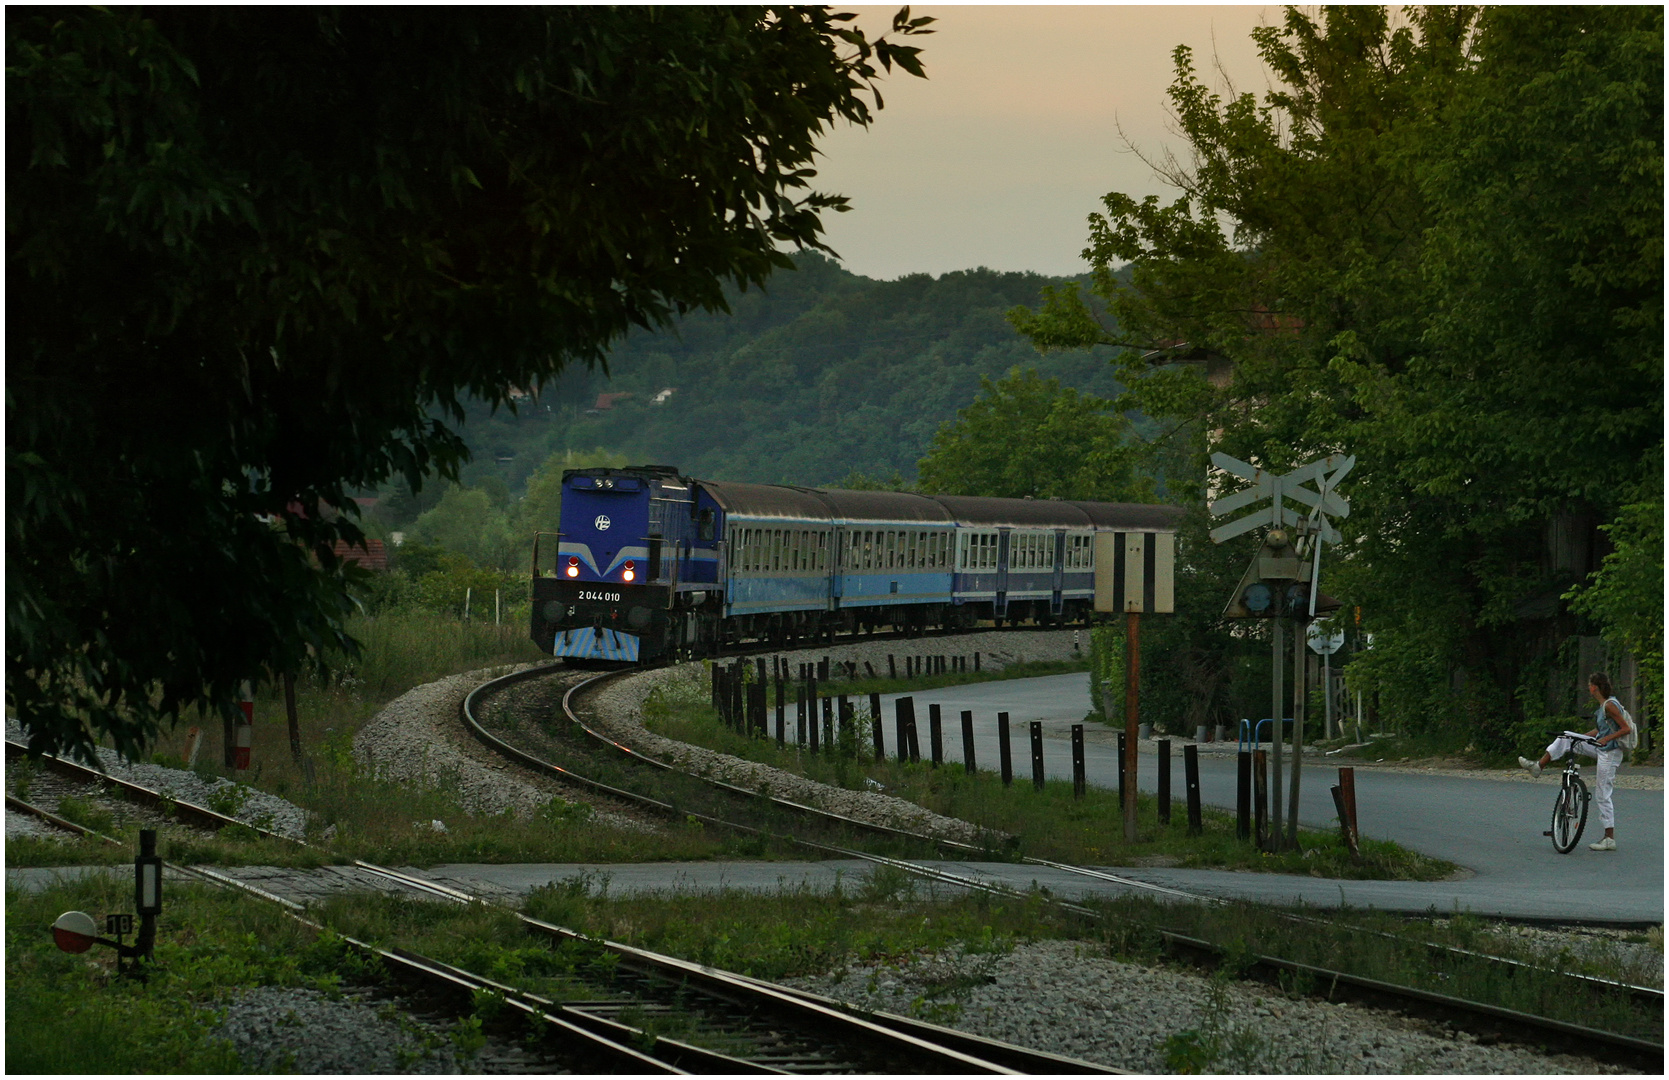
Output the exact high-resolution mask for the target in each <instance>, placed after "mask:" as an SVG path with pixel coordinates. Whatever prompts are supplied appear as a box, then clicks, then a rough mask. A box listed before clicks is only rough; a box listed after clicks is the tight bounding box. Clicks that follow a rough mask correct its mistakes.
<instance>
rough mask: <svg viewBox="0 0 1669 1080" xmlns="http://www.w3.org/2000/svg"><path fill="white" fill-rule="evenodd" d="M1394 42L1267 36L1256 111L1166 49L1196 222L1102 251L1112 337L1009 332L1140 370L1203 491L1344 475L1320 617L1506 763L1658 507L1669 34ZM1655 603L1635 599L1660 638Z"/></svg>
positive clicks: (1128, 232)
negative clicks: (1221, 471)
mask: <svg viewBox="0 0 1669 1080" xmlns="http://www.w3.org/2000/svg"><path fill="white" fill-rule="evenodd" d="M1406 18H1407V20H1408V21H1407V23H1406V24H1402V25H1398V24H1397V22H1396V20H1395V19H1393V17H1392V16H1391V15H1389V14H1388V13H1387V12H1386V11H1385V10H1384V9H1380V8H1372V7H1341V8H1329V9H1324V10H1323V11H1322V12H1321V13H1320V14H1319V15H1317V16H1311V15H1307V14H1305V13H1303V12H1301V11H1299V10H1297V9H1288V10H1287V13H1286V15H1285V17H1284V20H1283V21H1282V22H1281V23H1280V24H1279V25H1276V26H1270V27H1266V28H1263V29H1260V30H1258V31H1256V32H1255V34H1254V36H1255V38H1256V40H1257V43H1258V47H1259V49H1260V52H1261V54H1262V56H1263V58H1264V60H1265V62H1266V64H1267V65H1268V67H1269V68H1270V69H1271V71H1272V72H1273V73H1274V75H1275V76H1276V77H1277V79H1278V80H1279V85H1278V86H1277V87H1276V88H1275V89H1273V90H1271V91H1270V92H1269V93H1267V94H1265V95H1263V96H1262V97H1261V98H1260V97H1258V96H1256V95H1253V94H1249V93H1247V94H1239V95H1232V96H1229V97H1227V98H1225V97H1222V96H1219V95H1218V94H1216V93H1213V92H1211V91H1210V90H1209V89H1208V88H1207V87H1206V86H1205V85H1204V84H1203V83H1202V82H1201V81H1200V80H1199V78H1198V76H1197V75H1196V73H1195V71H1194V68H1193V63H1192V57H1191V55H1190V54H1189V52H1188V50H1186V49H1178V50H1177V53H1176V64H1177V77H1176V81H1175V82H1174V84H1173V86H1172V89H1171V100H1172V104H1173V106H1174V108H1175V112H1176V116H1177V119H1178V122H1179V124H1180V126H1181V128H1182V129H1183V131H1184V132H1185V133H1186V135H1187V137H1188V139H1189V143H1190V146H1191V150H1192V159H1191V160H1190V161H1189V162H1187V163H1186V164H1175V165H1174V166H1173V167H1172V168H1170V170H1169V177H1170V179H1172V180H1173V181H1174V182H1175V183H1177V184H1178V185H1179V186H1180V187H1181V189H1182V193H1181V197H1180V198H1177V199H1176V200H1174V201H1172V202H1171V203H1170V204H1169V205H1162V204H1161V202H1160V200H1158V199H1157V198H1153V197H1149V198H1147V199H1145V200H1143V201H1140V202H1138V201H1136V200H1134V199H1131V198H1129V197H1127V196H1124V195H1121V194H1117V193H1114V194H1110V195H1108V196H1107V197H1106V199H1105V200H1104V202H1105V212H1104V213H1102V214H1099V215H1096V216H1095V217H1094V218H1093V219H1092V222H1091V237H1090V247H1089V249H1088V250H1087V251H1086V256H1087V257H1088V258H1090V260H1091V261H1092V263H1093V265H1094V266H1095V267H1096V276H1095V279H1094V284H1093V286H1092V291H1093V292H1094V293H1095V294H1096V295H1097V296H1099V298H1100V299H1101V300H1103V301H1104V302H1105V303H1106V305H1107V307H1108V310H1109V311H1110V312H1111V313H1112V314H1113V315H1115V316H1116V318H1117V328H1116V329H1111V328H1109V327H1108V326H1106V325H1104V324H1103V323H1102V322H1101V321H1100V320H1099V319H1098V318H1097V317H1096V315H1095V313H1094V312H1093V311H1092V310H1091V307H1090V304H1089V302H1088V300H1087V299H1086V298H1085V297H1084V296H1083V295H1082V294H1081V293H1080V292H1078V291H1077V290H1074V289H1064V290H1059V291H1057V292H1055V293H1054V294H1052V295H1050V296H1047V297H1045V302H1044V303H1043V304H1042V305H1041V306H1040V307H1038V308H1037V309H1036V310H1034V311H1025V310H1021V311H1017V312H1015V313H1014V314H1013V316H1012V317H1013V321H1014V322H1015V323H1016V325H1017V326H1018V327H1019V328H1020V329H1021V330H1022V331H1023V332H1025V333H1026V334H1027V335H1028V336H1029V337H1030V338H1031V339H1032V340H1033V342H1034V343H1035V344H1037V345H1038V346H1039V347H1041V348H1063V347H1066V348H1070V347H1082V346H1085V345H1092V344H1112V345H1118V346H1123V347H1125V349H1126V350H1127V351H1125V352H1124V353H1123V354H1122V358H1121V360H1120V373H1121V377H1122V378H1123V379H1124V380H1125V381H1126V382H1127V383H1128V384H1129V386H1130V390H1129V392H1128V394H1127V396H1126V398H1125V399H1123V401H1121V405H1125V406H1131V407H1138V408H1141V409H1143V410H1144V411H1145V412H1147V413H1148V414H1149V415H1152V416H1156V417H1171V418H1175V419H1177V420H1191V421H1193V422H1194V424H1195V427H1194V428H1193V431H1194V433H1195V435H1196V436H1197V438H1198V440H1199V441H1198V443H1197V445H1198V447H1199V448H1200V450H1201V451H1202V454H1201V456H1200V459H1199V461H1198V468H1199V475H1202V476H1203V475H1204V474H1205V464H1206V463H1205V460H1204V454H1203V451H1204V450H1223V451H1226V452H1227V453H1229V454H1231V455H1233V456H1235V457H1239V458H1242V459H1245V460H1249V461H1254V462H1257V463H1259V464H1261V465H1263V466H1265V467H1267V468H1272V469H1275V470H1278V471H1284V470H1285V469H1286V468H1288V467H1291V466H1293V465H1296V464H1298V463H1300V462H1302V461H1305V460H1308V459H1310V458H1313V457H1316V456H1319V455H1322V454H1325V453H1329V452H1334V451H1344V452H1348V453H1353V454H1355V455H1357V457H1358V459H1359V464H1358V466H1357V468H1356V470H1355V472H1354V473H1353V474H1352V477H1351V480H1350V482H1349V483H1350V488H1351V490H1350V491H1349V492H1347V494H1348V495H1349V496H1350V498H1351V500H1352V514H1351V517H1350V518H1349V519H1348V520H1347V521H1346V522H1345V523H1344V533H1345V537H1346V544H1345V548H1344V550H1343V551H1342V552H1341V553H1340V554H1341V555H1342V556H1343V558H1342V559H1340V560H1338V561H1335V563H1334V564H1333V569H1334V575H1333V577H1332V579H1331V580H1332V584H1331V585H1329V586H1328V591H1329V592H1334V593H1336V594H1339V595H1342V596H1344V597H1346V598H1348V599H1349V600H1350V601H1351V602H1353V603H1359V604H1361V605H1363V609H1364V610H1363V618H1364V624H1365V625H1366V626H1368V627H1370V628H1371V629H1373V630H1374V631H1375V648H1374V649H1373V650H1372V652H1371V653H1369V654H1367V655H1365V656H1362V657H1359V658H1358V659H1357V660H1356V661H1355V663H1354V665H1353V668H1352V673H1353V676H1354V678H1355V679H1356V680H1357V682H1358V685H1362V686H1365V687H1368V688H1370V689H1376V690H1378V691H1379V692H1380V700H1381V703H1382V705H1384V706H1386V707H1388V708H1390V709H1392V710H1393V711H1394V712H1395V713H1396V714H1397V715H1398V716H1399V717H1401V718H1403V719H1405V720H1408V721H1411V722H1413V723H1414V724H1416V725H1420V724H1423V723H1432V724H1438V725H1454V726H1456V727H1467V728H1472V729H1480V728H1481V729H1482V733H1483V735H1484V736H1485V739H1484V740H1483V741H1484V743H1485V744H1486V745H1487V744H1489V743H1490V739H1491V738H1493V739H1494V741H1495V744H1496V745H1497V747H1498V748H1502V749H1504V748H1505V746H1504V739H1505V738H1506V735H1505V733H1507V732H1509V731H1511V730H1512V729H1513V726H1514V725H1513V723H1512V718H1513V716H1514V714H1515V713H1516V714H1523V713H1524V712H1529V713H1532V714H1534V713H1536V712H1538V711H1545V710H1544V709H1543V708H1542V706H1541V705H1540V703H1539V701H1538V700H1537V699H1538V697H1544V696H1545V693H1546V689H1545V688H1546V684H1545V681H1544V682H1543V683H1542V684H1541V685H1540V686H1539V687H1532V686H1531V685H1530V683H1529V682H1528V681H1527V673H1528V672H1530V671H1532V670H1533V669H1534V668H1535V665H1534V663H1533V661H1534V659H1535V658H1536V657H1537V656H1540V655H1544V654H1547V653H1548V652H1549V650H1551V649H1554V648H1556V646H1557V643H1558V641H1559V640H1560V639H1561V638H1562V637H1563V636H1565V635H1568V634H1571V633H1574V632H1578V631H1581V630H1582V629H1583V626H1582V624H1581V622H1580V621H1579V620H1578V619H1577V618H1575V617H1574V616H1573V614H1572V613H1571V612H1570V611H1569V610H1568V609H1565V608H1561V607H1560V606H1559V605H1558V598H1559V596H1560V595H1561V593H1562V592H1564V591H1565V590H1567V589H1569V588H1570V586H1571V585H1572V584H1573V583H1575V582H1576V581H1577V580H1579V579H1580V578H1581V577H1583V576H1584V575H1586V574H1588V573H1589V572H1590V571H1592V570H1594V569H1595V565H1596V564H1597V562H1598V558H1597V556H1595V555H1592V554H1589V552H1588V548H1589V545H1590V544H1591V542H1592V541H1594V540H1596V539H1597V538H1598V536H1597V530H1596V529H1595V526H1597V525H1598V524H1600V523H1603V522H1606V521H1612V522H1613V523H1614V524H1613V526H1612V529H1611V532H1612V535H1613V538H1614V539H1617V538H1620V537H1621V536H1623V535H1624V534H1629V530H1630V529H1632V528H1634V526H1633V525H1628V524H1627V523H1628V522H1632V521H1634V520H1635V519H1636V518H1640V515H1639V514H1637V513H1635V512H1632V511H1629V510H1627V509H1626V506H1627V505H1629V504H1631V503H1633V502H1639V501H1642V500H1640V499H1638V498H1635V497H1633V496H1631V495H1630V494H1629V493H1630V492H1635V491H1638V490H1640V486H1641V485H1642V484H1644V485H1647V486H1652V487H1654V488H1657V487H1660V486H1661V468H1662V466H1661V445H1662V434H1661V424H1662V397H1663V383H1662V229H1663V224H1662V175H1661V174H1662V144H1661V134H1662V116H1663V112H1662V81H1663V79H1662V11H1661V9H1658V8H1615V7H1612V8H1515V7H1508V8H1491V9H1484V10H1480V9H1474V8H1425V9H1410V10H1409V12H1408V15H1407V16H1406ZM1115 267H1125V268H1126V272H1127V274H1128V276H1129V283H1128V284H1127V285H1126V284H1124V283H1123V282H1122V281H1121V280H1120V279H1119V278H1116V277H1115V276H1114V269H1115ZM1201 360H1210V361H1215V362H1217V363H1218V364H1219V367H1218V369H1217V370H1218V371H1219V372H1221V373H1222V374H1223V375H1225V376H1226V377H1222V378H1217V379H1215V380H1209V379H1207V378H1205V377H1203V375H1204V374H1205V373H1204V372H1202V370H1201V366H1202V365H1201V364H1200V363H1199V362H1198V361H1201ZM1173 361H1174V362H1173ZM1225 361H1226V363H1224V362H1225ZM1645 517H1647V518H1649V517H1650V514H1649V513H1647V514H1646V515H1645ZM1641 520H1644V519H1643V518H1642V519H1641ZM1655 528H1656V530H1657V536H1658V537H1661V517H1660V516H1659V518H1658V520H1657V523H1656V525H1655ZM1651 531H1652V527H1651V526H1646V527H1645V528H1644V534H1649V533H1650V532H1651ZM1644 534H1643V535H1644ZM1630 535H1632V534H1630ZM1658 542H1659V543H1661V541H1660V540H1659V541H1658ZM1594 550H1598V549H1597V548H1596V549H1594ZM1640 550H1648V548H1640ZM1619 554H1622V552H1621V551H1620V552H1619ZM1630 565H1639V564H1638V562H1637V561H1636V562H1635V563H1631V564H1630ZM1653 573H1655V584H1654V583H1653V581H1652V580H1651V577H1652V573H1648V574H1647V575H1645V577H1644V578H1639V577H1635V578H1627V580H1630V581H1631V582H1632V583H1633V584H1631V585H1630V586H1627V587H1626V590H1627V592H1628V594H1629V595H1630V596H1632V597H1633V598H1634V599H1633V601H1632V604H1633V606H1632V608H1631V610H1632V611H1633V612H1634V613H1635V615H1636V616H1638V617H1639V618H1640V619H1643V620H1645V621H1646V622H1647V623H1655V624H1656V625H1657V626H1659V627H1661V620H1662V611H1661V565H1658V566H1657V567H1656V568H1655V571H1653ZM1626 577H1627V575H1625V574H1623V573H1622V572H1621V568H1620V567H1619V572H1618V573H1617V574H1616V575H1613V577H1612V579H1611V580H1612V581H1613V582H1615V583H1616V585H1617V587H1618V588H1619V589H1624V588H1625V586H1623V585H1622V582H1623V581H1624V580H1625V578H1626ZM1583 610H1584V611H1585V612H1587V613H1589V614H1591V615H1594V616H1599V617H1602V618H1604V619H1605V620H1606V621H1607V622H1608V623H1610V624H1611V625H1614V626H1615V625H1618V623H1617V622H1616V621H1615V619H1616V618H1617V617H1618V616H1617V615H1616V614H1615V611H1616V609H1615V608H1614V607H1612V606H1610V605H1599V604H1597V603H1596V604H1590V605H1588V606H1586V607H1585V608H1584V609H1583ZM1630 617H1631V618H1632V617H1634V616H1630ZM1660 636H1661V631H1660V630H1659V637H1660ZM1456 687H1461V688H1463V693H1462V694H1461V696H1460V698H1459V699H1458V700H1457V698H1456V696H1455V694H1454V689H1455V688H1456Z"/></svg>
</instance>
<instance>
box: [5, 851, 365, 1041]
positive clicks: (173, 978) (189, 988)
mask: <svg viewBox="0 0 1669 1080" xmlns="http://www.w3.org/2000/svg"><path fill="white" fill-rule="evenodd" d="M8 854H9V845H8ZM166 904H167V906H166V908H165V910H164V913H163V915H162V916H161V917H160V918H159V921H158V928H157V941H156V950H155V957H156V963H155V964H154V966H153V967H152V969H151V973H150V976H149V978H148V980H147V981H145V982H139V981H138V980H135V979H129V978H123V977H120V976H118V975H117V974H116V968H115V960H114V955H115V954H114V952H113V951H112V950H110V949H107V948H103V947H99V946H95V947H94V948H93V949H92V950H91V951H90V952H87V953H83V954H81V955H71V954H69V953H64V952H60V951H59V950H58V949H57V948H56V947H55V946H54V944H53V942H52V933H51V930H50V927H51V924H52V921H53V920H54V919H56V918H57V917H58V916H59V915H60V914H62V913H63V912H65V911H72V910H78V911H85V912H87V913H89V914H91V915H92V916H93V918H94V920H95V921H96V922H99V923H100V924H101V925H102V922H103V916H104V914H105V913H109V912H123V911H130V910H131V909H132V906H133V884H132V882H131V880H120V881H111V880H104V879H100V878H89V879H87V880H84V881H80V882H76V883H74V884H70V885H65V886H62V887H59V888H54V889H50V890H47V891H44V892H41V893H32V894H31V893H23V892H18V891H14V890H12V889H7V890H6V1071H7V1072H8V1073H12V1074H18V1073H36V1074H39V1073H49V1074H50V1073H93V1074H111V1073H163V1074H166V1073H227V1072H238V1071H241V1069H240V1065H239V1063H238V1059H237V1056H236V1054H235V1053H234V1052H233V1051H232V1048H231V1046H230V1044H229V1043H226V1042H221V1041H216V1040H214V1039H213V1038H211V1031H212V1029H213V1027H214V1025H215V1024H216V1023H217V1022H218V1021H219V1018H220V1017H221V1016H223V1015H224V1008H225V1005H226V1002H227V1000H228V999H229V998H230V997H231V995H232V994H233V992H234V991H236V990H237V989H239V988H241V987H250V986H310V987H313V988H315V989H319V990H324V991H327V992H329V991H333V990H335V989H336V988H337V987H338V986H339V985H340V983H341V980H342V974H341V972H342V967H341V964H342V960H343V958H342V956H341V955H340V954H339V952H338V951H335V950H332V949H330V948H329V947H328V943H321V942H320V941H319V940H318V939H317V937H316V935H315V934H314V932H313V931H311V930H309V929H307V928H306V927H304V926H302V925H300V924H299V923H297V922H296V921H295V920H293V919H290V918H287V917H285V916H284V915H283V913H282V912H280V911H279V910H278V909H277V908H276V907H272V906H270V905H265V904H253V903H250V902H249V901H248V900H246V899H244V898H243V897H241V896H239V895H236V894H233V893H229V892H226V891H224V890H220V889H212V888H207V887H202V886H196V885H187V884H177V883H170V884H169V888H168V891H167V895H166Z"/></svg>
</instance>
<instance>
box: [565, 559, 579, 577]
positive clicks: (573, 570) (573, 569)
mask: <svg viewBox="0 0 1669 1080" xmlns="http://www.w3.org/2000/svg"><path fill="white" fill-rule="evenodd" d="M568 576H569V577H579V576H580V557H579V556H578V555H570V556H568Z"/></svg>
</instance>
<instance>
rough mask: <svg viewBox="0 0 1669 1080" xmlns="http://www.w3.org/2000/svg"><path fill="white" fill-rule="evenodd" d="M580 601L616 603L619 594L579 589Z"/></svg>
mask: <svg viewBox="0 0 1669 1080" xmlns="http://www.w3.org/2000/svg"><path fill="white" fill-rule="evenodd" d="M580 599H581V600H607V601H614V602H616V603H618V602H619V600H620V594H619V593H617V592H596V591H594V590H592V589H581V590H580Z"/></svg>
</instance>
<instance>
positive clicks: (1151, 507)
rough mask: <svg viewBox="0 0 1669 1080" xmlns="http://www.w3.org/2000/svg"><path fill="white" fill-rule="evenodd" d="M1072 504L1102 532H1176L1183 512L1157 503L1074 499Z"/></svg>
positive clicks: (1175, 507) (1174, 507) (1176, 507)
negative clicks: (1086, 515)
mask: <svg viewBox="0 0 1669 1080" xmlns="http://www.w3.org/2000/svg"><path fill="white" fill-rule="evenodd" d="M1072 505H1073V506H1076V507H1077V508H1078V509H1080V510H1082V511H1083V512H1084V513H1085V514H1088V515H1089V519H1090V520H1091V521H1093V522H1095V527H1096V528H1097V529H1099V530H1101V531H1102V532H1176V526H1177V522H1179V521H1181V520H1182V514H1183V510H1182V507H1180V506H1161V505H1158V504H1156V503H1107V502H1075V503H1073V504H1072Z"/></svg>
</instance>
